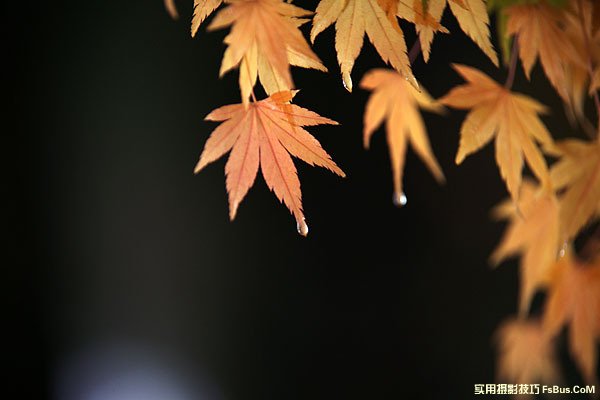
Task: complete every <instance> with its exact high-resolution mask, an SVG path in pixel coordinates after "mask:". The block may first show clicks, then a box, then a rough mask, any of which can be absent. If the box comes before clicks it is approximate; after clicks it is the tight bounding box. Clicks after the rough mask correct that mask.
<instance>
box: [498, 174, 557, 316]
mask: <svg viewBox="0 0 600 400" xmlns="http://www.w3.org/2000/svg"><path fill="white" fill-rule="evenodd" d="M494 211H495V215H496V217H499V218H503V219H504V218H509V219H510V223H509V225H508V227H507V228H506V231H505V233H504V237H503V238H502V240H501V242H500V244H498V247H497V248H496V249H495V250H494V253H493V254H492V256H491V260H492V262H493V264H494V265H497V264H498V263H500V262H501V261H502V260H504V259H505V258H507V257H510V256H513V255H516V254H522V257H521V267H520V268H521V272H520V278H521V290H520V295H519V312H520V314H521V315H524V314H526V312H527V309H528V307H529V303H530V301H531V298H532V297H533V295H534V293H535V290H536V289H539V288H541V287H544V286H546V285H547V284H549V283H550V276H551V270H552V267H553V266H554V265H555V262H556V258H557V256H558V250H559V247H560V231H559V229H560V223H559V208H558V201H557V200H556V196H555V195H554V193H553V192H552V191H550V190H545V189H544V188H539V187H537V186H536V185H535V184H534V183H532V182H529V181H525V182H523V185H522V186H521V195H520V197H519V201H518V205H515V203H514V202H513V201H511V200H508V201H506V202H503V203H502V204H500V206H498V207H496V209H495V210H494Z"/></svg>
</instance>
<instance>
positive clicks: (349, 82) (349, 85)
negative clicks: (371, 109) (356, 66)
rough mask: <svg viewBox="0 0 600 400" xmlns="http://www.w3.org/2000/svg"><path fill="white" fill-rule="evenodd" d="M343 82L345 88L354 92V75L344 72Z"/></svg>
mask: <svg viewBox="0 0 600 400" xmlns="http://www.w3.org/2000/svg"><path fill="white" fill-rule="evenodd" d="M342 84H343V85H344V89H346V90H347V91H349V92H350V93H352V77H351V76H350V74H349V73H347V72H343V73H342Z"/></svg>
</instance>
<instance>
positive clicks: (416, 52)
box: [408, 38, 421, 64]
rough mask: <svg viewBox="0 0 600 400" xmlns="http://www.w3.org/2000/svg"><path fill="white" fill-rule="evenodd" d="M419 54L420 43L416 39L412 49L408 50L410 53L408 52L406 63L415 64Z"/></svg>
mask: <svg viewBox="0 0 600 400" xmlns="http://www.w3.org/2000/svg"><path fill="white" fill-rule="evenodd" d="M420 52H421V41H420V40H419V38H417V40H415V43H413V45H412V47H411V48H410V51H409V52H408V61H409V62H410V63H411V64H413V63H414V62H415V60H416V59H417V57H418V56H419V53H420Z"/></svg>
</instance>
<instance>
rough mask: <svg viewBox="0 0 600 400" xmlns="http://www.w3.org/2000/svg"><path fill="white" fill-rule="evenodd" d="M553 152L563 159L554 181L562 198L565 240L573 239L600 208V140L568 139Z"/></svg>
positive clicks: (552, 175) (552, 173)
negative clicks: (561, 192) (561, 191)
mask: <svg viewBox="0 0 600 400" xmlns="http://www.w3.org/2000/svg"><path fill="white" fill-rule="evenodd" d="M549 152H551V153H553V154H554V155H558V156H560V157H561V158H560V160H559V161H558V162H557V163H556V164H554V165H553V166H552V169H551V171H550V178H551V179H552V183H553V185H554V187H555V189H556V190H563V189H565V191H564V194H563V195H562V196H561V198H560V220H561V225H562V232H563V235H564V238H563V240H569V239H571V238H573V237H575V235H577V232H579V230H580V229H581V228H582V227H583V226H584V225H585V224H586V223H587V222H588V221H589V220H590V219H591V218H592V217H593V216H594V215H597V214H598V210H599V209H600V141H599V140H594V141H592V142H585V141H582V140H577V139H568V140H564V141H562V142H559V143H557V144H555V145H554V146H553V147H552V148H551V149H549Z"/></svg>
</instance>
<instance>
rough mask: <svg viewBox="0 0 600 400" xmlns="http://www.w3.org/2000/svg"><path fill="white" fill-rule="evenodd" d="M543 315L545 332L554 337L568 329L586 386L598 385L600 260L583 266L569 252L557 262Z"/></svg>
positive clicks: (571, 347) (571, 345)
mask: <svg viewBox="0 0 600 400" xmlns="http://www.w3.org/2000/svg"><path fill="white" fill-rule="evenodd" d="M553 282H554V284H553V286H552V287H551V290H550V294H549V297H548V300H547V303H546V309H545V311H544V330H545V331H546V333H547V334H548V335H550V336H555V335H556V334H557V333H558V332H559V331H560V330H561V328H562V327H563V326H564V325H567V326H568V327H569V350H570V352H571V355H572V356H573V358H574V359H575V361H576V362H577V364H578V366H579V368H580V369H581V371H582V373H583V376H584V378H585V380H586V381H587V382H590V383H597V378H596V377H595V373H596V367H597V362H598V360H597V355H596V341H597V340H598V339H600V260H596V261H595V262H593V263H592V264H590V265H585V264H580V263H579V262H577V261H576V260H575V259H574V258H573V256H572V255H571V251H567V252H566V254H565V256H564V257H562V258H561V259H560V260H559V261H558V262H557V268H556V272H555V277H554V279H553Z"/></svg>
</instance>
